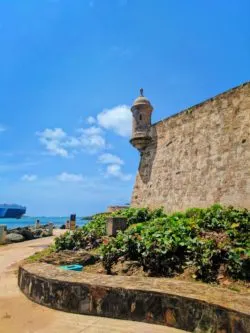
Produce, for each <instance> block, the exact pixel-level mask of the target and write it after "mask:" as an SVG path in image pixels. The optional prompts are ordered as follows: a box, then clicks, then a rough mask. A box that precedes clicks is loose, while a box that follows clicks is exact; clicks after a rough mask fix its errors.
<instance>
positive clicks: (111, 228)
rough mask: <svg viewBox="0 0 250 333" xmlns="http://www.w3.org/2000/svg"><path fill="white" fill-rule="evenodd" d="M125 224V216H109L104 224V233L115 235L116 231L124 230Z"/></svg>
mask: <svg viewBox="0 0 250 333" xmlns="http://www.w3.org/2000/svg"><path fill="white" fill-rule="evenodd" d="M127 225H128V220H127V218H126V217H109V218H108V219H107V224H106V233H107V235H108V236H116V234H117V232H118V231H119V230H121V231H123V230H125V229H126V228H127Z"/></svg>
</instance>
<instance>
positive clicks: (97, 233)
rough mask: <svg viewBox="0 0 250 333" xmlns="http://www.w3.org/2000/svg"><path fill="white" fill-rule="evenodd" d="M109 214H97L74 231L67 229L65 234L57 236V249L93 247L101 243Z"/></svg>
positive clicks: (87, 248)
mask: <svg viewBox="0 0 250 333" xmlns="http://www.w3.org/2000/svg"><path fill="white" fill-rule="evenodd" d="M106 219H107V214H105V213H104V214H97V215H95V216H94V217H93V219H92V220H91V221H90V222H89V223H87V224H86V225H84V226H83V227H82V228H79V229H76V230H74V231H73V232H70V231H66V232H65V233H64V234H63V235H61V236H59V237H56V239H55V249H56V251H62V250H73V249H86V250H89V249H93V248H96V247H98V246H99V245H100V243H101V237H102V236H104V235H105V232H106Z"/></svg>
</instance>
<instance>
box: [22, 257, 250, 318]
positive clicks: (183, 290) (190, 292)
mask: <svg viewBox="0 0 250 333" xmlns="http://www.w3.org/2000/svg"><path fill="white" fill-rule="evenodd" d="M20 270H25V271H26V272H28V273H29V274H31V275H34V276H36V277H39V278H42V279H46V280H54V281H58V282H60V281H61V282H65V283H72V284H74V283H76V284H85V285H89V286H93V287H96V286H100V287H106V288H114V289H115V288H119V289H124V290H135V291H142V292H145V293H150V292H154V293H159V294H166V295H172V296H179V297H182V298H185V299H192V300H199V301H202V302H205V303H208V304H212V305H216V306H219V307H221V308H224V309H227V310H230V311H236V312H240V313H243V314H246V315H249V319H250V295H246V294H240V293H238V292H234V291H230V290H228V289H224V288H218V287H214V286H210V285H204V284H201V283H198V282H185V281H180V280H172V279H168V278H152V277H136V276H113V275H104V274H91V273H84V272H81V273H79V272H74V271H64V270H62V269H60V268H59V267H57V266H54V265H50V264H46V263H32V264H25V265H23V266H22V267H20ZM19 273H20V271H19Z"/></svg>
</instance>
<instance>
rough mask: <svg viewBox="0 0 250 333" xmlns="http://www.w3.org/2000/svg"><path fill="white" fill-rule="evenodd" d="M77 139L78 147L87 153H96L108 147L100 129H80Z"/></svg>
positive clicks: (93, 127)
mask: <svg viewBox="0 0 250 333" xmlns="http://www.w3.org/2000/svg"><path fill="white" fill-rule="evenodd" d="M79 132H80V133H81V135H80V137H79V139H78V140H79V142H80V146H81V147H82V148H83V149H85V150H87V151H88V152H89V153H96V152H98V151H100V150H103V149H105V148H107V147H108V145H107V143H106V140H105V138H104V132H103V130H102V129H101V128H100V127H95V126H92V127H89V128H86V129H83V128H82V129H80V130H79Z"/></svg>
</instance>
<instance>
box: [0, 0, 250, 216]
mask: <svg viewBox="0 0 250 333" xmlns="http://www.w3.org/2000/svg"><path fill="white" fill-rule="evenodd" d="M249 14H250V2H249V1H248V0H241V1H238V0H234V1H232V0H220V1H215V0H212V1H209V2H205V1H200V0H189V1H185V0H157V1H156V0H155V1H153V0H38V1H33V0H29V1H28V0H24V1H20V0H11V1H4V0H0V45H1V52H0V64H1V66H0V182H1V187H0V202H8V203H10V202H11V203H12V202H15V203H19V204H24V205H27V207H28V210H27V213H28V214H29V215H69V214H70V213H73V212H76V213H77V214H78V215H81V214H83V215H86V214H91V213H94V212H99V211H103V210H105V209H106V207H107V206H108V205H110V204H124V203H127V202H128V201H129V200H130V196H131V192H132V188H133V183H134V179H135V175H136V170H137V167H138V163H139V154H138V152H137V151H136V150H135V149H134V148H133V147H132V146H131V145H130V144H129V136H130V128H131V126H130V123H131V114H130V111H129V107H130V105H131V103H132V102H133V100H134V99H135V98H136V97H137V96H138V94H139V88H140V87H143V88H144V92H145V95H146V96H147V97H148V98H149V99H150V100H151V103H152V104H153V106H154V109H155V110H154V113H153V122H155V121H158V120H160V119H163V118H166V117H167V116H169V115H172V114H174V113H177V112H179V111H181V110H182V109H185V108H187V107H190V106H192V105H194V104H196V103H199V102H201V101H203V100H204V99H207V98H209V97H212V96H214V95H216V94H218V93H220V92H223V91H225V90H227V89H229V88H231V87H234V86H237V85H239V84H241V83H243V82H245V81H248V80H249V78H250V20H249Z"/></svg>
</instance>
